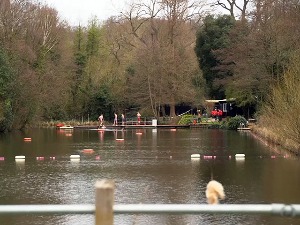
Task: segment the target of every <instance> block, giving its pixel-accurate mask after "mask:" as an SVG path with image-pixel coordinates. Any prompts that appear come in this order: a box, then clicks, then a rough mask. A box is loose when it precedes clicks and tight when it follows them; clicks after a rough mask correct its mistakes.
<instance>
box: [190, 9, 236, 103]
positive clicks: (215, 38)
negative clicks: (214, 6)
mask: <svg viewBox="0 0 300 225" xmlns="http://www.w3.org/2000/svg"><path fill="white" fill-rule="evenodd" d="M233 26H234V18H232V17H231V16H228V15H223V16H219V17H218V18H214V17H213V16H212V15H209V16H207V17H206V18H205V19H204V26H203V27H201V28H200V29H199V30H198V33H197V40H196V47H195V52H196V55H197V57H198V61H199V66H200V68H201V69H202V71H203V76H204V78H205V79H206V82H207V85H208V89H209V92H210V95H211V96H215V97H217V98H223V97H224V93H223V92H222V91H221V90H220V89H219V87H217V88H216V87H214V81H215V80H216V79H222V78H224V76H228V75H227V74H225V75H224V74H222V73H219V71H218V70H217V69H216V68H217V67H218V66H220V62H219V60H218V59H217V56H216V55H215V53H214V52H215V51H216V50H218V49H223V48H226V47H228V46H229V44H230V40H229V37H228V34H229V31H230V30H231V29H232V27H233Z"/></svg>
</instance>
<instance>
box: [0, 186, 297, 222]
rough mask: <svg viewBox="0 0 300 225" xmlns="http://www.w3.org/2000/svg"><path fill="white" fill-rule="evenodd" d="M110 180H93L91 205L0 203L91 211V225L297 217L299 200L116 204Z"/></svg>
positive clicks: (6, 208)
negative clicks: (160, 218)
mask: <svg viewBox="0 0 300 225" xmlns="http://www.w3.org/2000/svg"><path fill="white" fill-rule="evenodd" d="M113 203H114V182H113V181H110V180H102V181H98V182H97V183H96V201H95V205H93V204H86V205H0V215H3V214H6V215H11V214H47V215H49V214H94V215H95V225H100V224H101V225H102V224H106V225H113V220H114V214H202V213H206V214H210V213H211V214H269V215H281V216H288V217H300V204H292V205H285V204H220V205H207V204H124V205H123V204H120V205H114V204H113Z"/></svg>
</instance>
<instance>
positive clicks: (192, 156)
mask: <svg viewBox="0 0 300 225" xmlns="http://www.w3.org/2000/svg"><path fill="white" fill-rule="evenodd" d="M191 158H194V159H195V158H196V159H199V158H200V154H192V155H191Z"/></svg>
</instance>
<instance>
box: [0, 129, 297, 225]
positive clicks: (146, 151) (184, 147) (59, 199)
mask: <svg viewBox="0 0 300 225" xmlns="http://www.w3.org/2000/svg"><path fill="white" fill-rule="evenodd" d="M137 133H142V134H137ZM24 136H27V137H29V136H30V137H32V138H33V139H32V142H31V143H24V141H23V137H24ZM116 139H124V141H122V142H119V141H116ZM83 149H93V150H94V152H93V153H91V154H84V152H83V151H82V150H83ZM237 153H244V154H245V155H246V157H245V159H243V160H242V161H240V160H236V159H235V157H234V155H235V154H237ZM0 154H1V157H4V158H5V160H4V161H1V162H0V175H1V179H0V187H1V190H0V204H85V203H86V204H93V203H94V184H95V182H96V181H97V180H101V179H104V178H109V179H114V180H115V183H116V190H115V195H116V196H115V201H116V204H121V203H122V204H129V203H134V204H136V203H166V204H167V203H172V204H186V203H190V204H197V203H206V199H205V188H206V184H207V182H208V181H209V180H211V178H212V177H213V178H214V179H216V180H218V181H220V182H221V183H222V184H223V185H224V187H225V193H226V196H227V197H226V199H225V200H224V201H222V203H229V204H233V203H273V202H277V203H285V204H288V203H299V202H300V196H299V195H298V187H299V186H300V178H299V176H298V172H299V171H300V164H299V162H298V160H297V159H292V158H291V159H287V158H283V157H281V156H282V155H280V154H281V153H280V152H278V153H274V152H272V153H270V149H269V148H268V146H266V145H263V144H261V143H260V142H258V141H257V140H256V139H253V138H252V136H251V135H248V134H242V133H238V132H229V131H220V130H202V129H199V130H188V129H187V130H185V129H183V130H181V129H177V130H176V131H171V130H167V129H157V130H155V131H153V130H151V129H139V130H117V131H115V130H114V131H103V132H99V131H97V130H74V131H73V133H72V136H71V137H70V136H66V135H64V134H63V133H61V132H59V133H58V132H57V130H49V129H45V130H43V129H39V130H30V131H29V133H26V134H23V133H20V134H18V133H16V134H14V135H13V134H7V135H6V137H5V136H2V137H1V142H0ZM23 154H24V155H25V156H26V162H25V161H24V162H23V163H17V162H16V161H15V160H14V157H15V156H16V155H23ZM191 154H200V155H201V159H191ZM71 155H80V159H79V160H78V159H76V161H74V160H72V159H70V156H71ZM204 155H208V156H209V155H211V156H216V157H213V158H206V159H204V158H203V156H204ZM229 155H231V156H232V158H231V159H229V157H228V156H229ZM271 155H276V158H271V157H270V156H271ZM50 156H51V157H55V160H51V159H50V158H49V157H50ZM170 156H172V159H170ZM260 156H263V157H260ZM36 157H44V160H36ZM287 174H288V176H287ZM296 222H297V220H295V219H288V218H277V219H274V218H273V217H271V216H259V215H251V216H247V215H207V214H203V215H117V216H116V218H115V224H120V225H127V224H128V225H129V224H130V225H131V224H139V225H140V224H147V225H152V224H153V225H154V224H155V225H156V224H164V225H182V224H249V225H250V224H251V225H252V224H266V225H268V224H270V225H271V224H272V225H273V224H274V225H281V224H297V223H296ZM0 224H10V225H16V224H18V225H19V224H22V225H29V224H30V225H37V224H43V225H48V224H49V225H50V224H61V225H69V224H70V225H71V224H72V225H82V224H84V225H89V224H94V217H93V215H63V216H1V217H0Z"/></svg>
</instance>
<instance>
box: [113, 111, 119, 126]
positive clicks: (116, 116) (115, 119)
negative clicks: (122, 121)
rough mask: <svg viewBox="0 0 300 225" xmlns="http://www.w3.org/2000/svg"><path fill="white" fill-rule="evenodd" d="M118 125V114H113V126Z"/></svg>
mask: <svg viewBox="0 0 300 225" xmlns="http://www.w3.org/2000/svg"><path fill="white" fill-rule="evenodd" d="M117 125H118V114H117V113H115V118H114V126H117Z"/></svg>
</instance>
